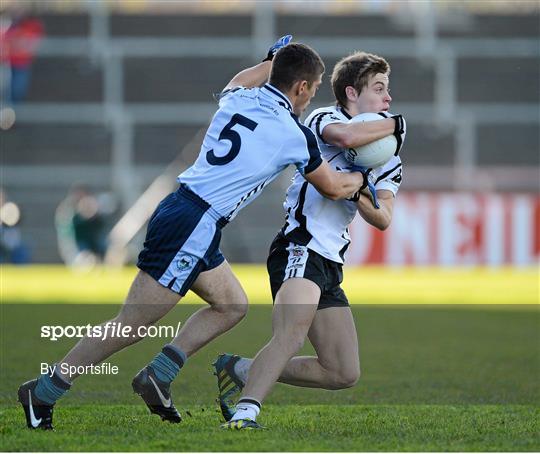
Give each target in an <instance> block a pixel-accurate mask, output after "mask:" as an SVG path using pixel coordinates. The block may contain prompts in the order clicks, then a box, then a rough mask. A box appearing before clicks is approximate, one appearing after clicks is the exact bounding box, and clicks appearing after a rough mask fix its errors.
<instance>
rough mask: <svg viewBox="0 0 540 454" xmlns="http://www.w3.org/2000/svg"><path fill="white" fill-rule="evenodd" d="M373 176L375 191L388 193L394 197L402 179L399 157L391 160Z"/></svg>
mask: <svg viewBox="0 0 540 454" xmlns="http://www.w3.org/2000/svg"><path fill="white" fill-rule="evenodd" d="M375 176H376V179H375V189H376V190H378V191H379V190H387V191H390V192H392V194H394V196H395V195H396V194H397V192H398V191H399V188H400V186H401V181H402V179H403V167H402V165H401V159H399V157H394V158H392V159H391V160H390V161H389V162H388V163H387V164H385V165H384V166H383V167H382V168H381V170H380V171H378V172H377V173H376V175H375Z"/></svg>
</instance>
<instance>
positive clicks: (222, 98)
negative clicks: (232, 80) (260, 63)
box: [214, 87, 244, 107]
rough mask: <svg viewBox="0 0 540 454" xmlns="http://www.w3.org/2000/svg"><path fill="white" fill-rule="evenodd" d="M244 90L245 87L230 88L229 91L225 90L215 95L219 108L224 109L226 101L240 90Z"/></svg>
mask: <svg viewBox="0 0 540 454" xmlns="http://www.w3.org/2000/svg"><path fill="white" fill-rule="evenodd" d="M242 88H244V87H234V88H228V89H227V90H223V91H222V92H220V93H214V99H215V100H216V101H217V102H218V104H219V107H222V105H223V103H225V102H226V100H227V99H229V98H230V96H231V95H232V94H233V93H236V92H237V91H238V90H241V89H242Z"/></svg>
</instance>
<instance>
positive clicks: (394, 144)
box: [345, 112, 405, 169]
mask: <svg viewBox="0 0 540 454" xmlns="http://www.w3.org/2000/svg"><path fill="white" fill-rule="evenodd" d="M384 118H395V120H396V126H398V124H399V127H396V128H395V130H394V133H393V134H389V135H387V136H386V137H383V138H382V139H378V140H375V141H373V142H371V143H368V144H366V145H361V146H359V147H356V148H349V149H348V150H347V151H346V152H345V158H346V159H347V160H348V161H349V162H350V163H351V164H353V165H355V166H359V167H364V168H372V169H375V168H377V167H380V166H382V165H384V164H386V163H387V162H388V161H389V160H390V158H392V156H397V155H398V154H399V151H400V149H401V146H402V145H403V141H404V140H405V119H404V118H403V117H402V116H401V115H395V116H392V115H391V114H388V113H387V112H381V113H380V114H378V113H371V112H368V113H361V114H358V115H356V116H355V117H353V118H351V119H350V120H349V123H357V122H365V121H378V120H384ZM398 122H399V123H398ZM397 135H399V136H398V137H396V136H397Z"/></svg>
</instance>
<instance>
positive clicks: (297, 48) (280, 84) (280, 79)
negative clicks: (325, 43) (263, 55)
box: [269, 43, 325, 91]
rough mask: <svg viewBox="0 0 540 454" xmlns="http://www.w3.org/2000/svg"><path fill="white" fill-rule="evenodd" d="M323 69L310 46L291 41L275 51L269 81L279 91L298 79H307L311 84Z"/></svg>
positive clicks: (284, 89)
mask: <svg viewBox="0 0 540 454" xmlns="http://www.w3.org/2000/svg"><path fill="white" fill-rule="evenodd" d="M324 69H325V68H324V63H323V61H322V60H321V57H319V54H318V53H317V52H315V51H314V50H313V49H312V48H311V47H309V46H306V45H305V44H300V43H291V44H288V45H287V46H285V47H283V48H281V49H280V50H279V51H278V52H277V53H276V55H275V57H274V60H273V62H272V70H271V72H270V80H269V82H270V83H271V84H272V85H273V86H274V87H276V88H278V89H280V90H281V91H288V90H289V89H290V88H291V87H292V86H293V85H294V83H295V82H297V81H299V80H307V81H308V83H309V84H310V85H311V84H312V83H313V82H315V80H317V78H318V77H319V76H321V75H322V74H323V73H324Z"/></svg>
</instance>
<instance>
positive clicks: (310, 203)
mask: <svg viewBox="0 0 540 454" xmlns="http://www.w3.org/2000/svg"><path fill="white" fill-rule="evenodd" d="M350 118H351V117H350V116H349V115H348V114H347V112H345V111H344V110H342V109H341V108H340V107H337V106H330V107H325V108H320V109H317V110H315V111H313V112H312V113H311V114H310V115H309V116H308V117H307V118H306V120H305V122H304V124H305V125H306V126H308V127H309V128H310V129H311V130H312V131H313V132H314V133H315V136H316V137H317V142H318V144H319V148H320V150H321V153H322V155H323V158H324V159H326V160H327V161H328V162H329V164H330V165H331V166H332V167H333V168H334V169H335V170H337V171H342V172H349V171H350V170H349V168H350V163H349V162H348V161H347V160H346V159H345V157H344V155H343V151H344V150H343V149H342V148H339V147H336V146H333V145H329V144H326V143H325V142H324V140H323V139H322V131H323V129H324V128H325V127H326V126H327V125H329V124H331V123H338V122H342V123H346V122H347V121H349V120H350ZM401 172H402V166H401V159H400V158H399V156H394V157H393V158H392V159H390V161H388V162H387V163H386V164H385V165H384V166H381V167H378V168H377V169H374V170H373V174H374V176H375V181H376V184H375V187H376V189H377V190H383V189H385V190H388V191H391V192H392V193H393V194H394V196H395V195H396V194H397V192H398V190H399V187H400V185H401V177H402V173H401ZM283 207H284V209H285V211H286V213H287V218H286V223H285V226H284V227H283V229H282V234H283V235H285V238H287V239H288V240H290V241H292V242H294V243H297V244H301V245H303V246H307V247H308V248H309V249H311V250H313V251H315V252H317V253H319V254H320V255H322V256H323V257H326V258H327V259H329V260H332V261H334V262H338V263H344V259H345V252H346V251H347V248H348V246H349V243H350V241H351V240H350V235H349V231H348V226H349V224H350V223H351V222H352V220H353V219H354V216H355V215H356V203H355V202H351V201H348V200H337V201H333V200H330V199H327V198H326V197H324V196H322V195H321V194H320V193H319V192H318V191H317V190H316V189H315V187H314V186H312V185H311V184H309V183H308V182H307V181H306V180H305V179H304V177H303V176H302V175H301V174H300V173H299V172H296V173H295V175H294V177H293V180H292V184H291V185H290V186H289V188H288V189H287V196H286V199H285V202H284V204H283Z"/></svg>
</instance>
